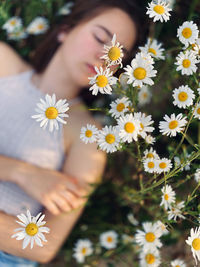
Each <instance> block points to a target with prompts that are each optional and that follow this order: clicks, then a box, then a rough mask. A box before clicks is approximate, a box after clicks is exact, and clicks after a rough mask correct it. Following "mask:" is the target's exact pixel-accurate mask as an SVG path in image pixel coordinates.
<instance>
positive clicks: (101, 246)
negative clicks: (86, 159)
mask: <svg viewBox="0 0 200 267" xmlns="http://www.w3.org/2000/svg"><path fill="white" fill-rule="evenodd" d="M141 3H142V6H143V11H144V13H145V15H146V16H147V17H148V20H149V33H148V36H146V42H145V43H144V44H143V45H142V46H140V47H138V49H137V53H136V54H135V55H133V59H132V61H131V64H130V65H127V66H123V65H122V58H123V50H122V46H121V45H120V44H119V43H118V41H117V36H116V35H115V34H114V36H113V38H112V42H111V43H110V45H108V46H105V47H104V56H103V57H102V59H103V60H104V61H105V66H106V69H103V68H101V67H100V68H99V69H98V68H96V73H97V74H96V75H95V76H94V77H89V86H90V88H89V91H90V93H91V94H92V95H94V96H96V101H94V103H93V104H92V106H90V107H88V109H89V110H91V112H93V114H94V116H96V118H97V119H99V120H100V121H101V123H102V125H103V126H102V129H101V130H98V129H97V128H96V127H95V126H94V125H90V124H87V125H83V127H82V129H81V132H80V138H81V139H82V141H83V142H85V143H86V144H87V143H91V142H96V143H97V145H98V149H101V150H104V151H106V153H107V154H108V163H107V167H106V170H105V173H104V177H103V181H102V184H101V185H100V186H98V188H97V189H96V190H95V192H94V193H93V195H92V196H91V198H90V199H89V201H88V203H87V206H86V209H85V211H84V213H83V215H82V217H81V218H80V220H79V222H78V223H77V225H76V226H75V228H74V230H73V231H72V233H71V235H70V237H69V239H68V240H67V242H66V243H65V244H64V246H63V248H62V250H61V251H60V252H59V254H58V255H57V257H56V258H55V259H54V261H53V262H52V263H49V264H48V265H45V266H49V267H50V266H58V267H62V266H85V267H89V266H90V267H94V266H98V267H101V266H102V267H103V266H108V267H118V266H122V267H126V266H134V267H139V266H141V267H157V266H162V267H165V266H166V267H167V266H172V267H186V266H187V267H193V266H200V226H199V221H200V216H199V213H200V202H199V199H200V198H199V187H200V166H199V163H200V123H199V120H200V75H199V64H200V33H199V23H200V20H199V14H200V4H199V1H198V0H192V1H191V2H190V3H189V1H187V0H177V1H172V0H154V1H150V0H148V1H147V0H146V1H141ZM72 7H73V3H72V2H68V3H66V2H65V1H62V0H56V1H55V0H38V1H36V0H30V2H29V5H26V2H25V1H20V5H19V1H17V0H13V1H9V0H7V1H2V3H1V4H0V26H1V29H2V30H1V35H0V36H1V40H3V41H5V42H7V43H9V44H10V45H12V46H13V47H14V48H15V49H16V50H17V51H18V52H19V53H20V54H21V55H22V56H23V57H24V58H25V59H26V60H30V58H31V55H32V54H33V53H34V49H35V47H36V45H37V44H38V43H39V42H40V41H41V40H42V38H43V35H44V33H45V32H46V30H47V29H48V28H49V27H50V26H51V25H52V24H54V23H55V22H59V21H60V20H61V19H62V17H63V16H68V15H69V14H70V12H71V11H70V10H71V8H72ZM114 64H119V66H120V69H121V74H120V76H117V77H114V76H113V75H112V72H111V70H110V66H112V65H114ZM52 99H54V100H55V96H53V97H52ZM52 101H53V100H52ZM54 102H55V101H54ZM63 104H64V103H63ZM66 110H67V109H66ZM39 116H40V115H35V117H34V116H33V118H40V117H39ZM66 117H67V115H66ZM40 126H41V127H43V126H44V124H42V125H41V124H40ZM45 127H47V124H45ZM49 130H50V131H53V130H54V127H53V125H51V127H49ZM55 130H56V129H55ZM94 186H95V185H94ZM37 219H38V218H37ZM47 225H48V222H47ZM45 237H46V238H47V240H48V235H46V236H45ZM198 264H199V265H198ZM41 266H42V265H41Z"/></svg>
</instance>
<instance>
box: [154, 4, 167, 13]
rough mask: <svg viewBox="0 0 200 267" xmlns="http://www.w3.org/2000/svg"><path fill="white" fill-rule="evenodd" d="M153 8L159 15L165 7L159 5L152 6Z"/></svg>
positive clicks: (163, 11)
mask: <svg viewBox="0 0 200 267" xmlns="http://www.w3.org/2000/svg"><path fill="white" fill-rule="evenodd" d="M153 10H154V11H155V12H156V13H158V14H159V15H162V14H163V13H165V8H164V7H163V6H161V5H156V6H154V8H153Z"/></svg>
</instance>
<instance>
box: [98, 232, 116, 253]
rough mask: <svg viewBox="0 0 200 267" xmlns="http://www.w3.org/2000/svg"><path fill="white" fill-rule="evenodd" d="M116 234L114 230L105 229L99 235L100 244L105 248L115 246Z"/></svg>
mask: <svg viewBox="0 0 200 267" xmlns="http://www.w3.org/2000/svg"><path fill="white" fill-rule="evenodd" d="M117 238H118V234H117V233H116V232H115V231H107V232H104V233H102V234H101V235H100V244H101V246H102V247H104V248H106V249H113V248H116V246H117Z"/></svg>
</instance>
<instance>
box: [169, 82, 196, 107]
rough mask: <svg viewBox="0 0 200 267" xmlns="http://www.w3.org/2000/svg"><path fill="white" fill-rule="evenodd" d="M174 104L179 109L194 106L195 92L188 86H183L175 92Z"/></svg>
mask: <svg viewBox="0 0 200 267" xmlns="http://www.w3.org/2000/svg"><path fill="white" fill-rule="evenodd" d="M173 98H174V101H173V104H174V105H175V106H178V107H179V108H186V107H189V106H191V105H192V104H193V99H194V98H195V94H194V92H193V91H192V90H191V89H190V88H189V86H188V85H185V86H184V85H182V86H179V87H178V88H175V89H174V90H173Z"/></svg>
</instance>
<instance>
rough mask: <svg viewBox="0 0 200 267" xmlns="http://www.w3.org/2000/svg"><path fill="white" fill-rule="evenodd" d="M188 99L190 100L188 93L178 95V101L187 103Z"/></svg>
mask: <svg viewBox="0 0 200 267" xmlns="http://www.w3.org/2000/svg"><path fill="white" fill-rule="evenodd" d="M187 99H188V94H187V93H186V92H180V93H179V94H178V100H179V101H182V102H184V101H186V100H187Z"/></svg>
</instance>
